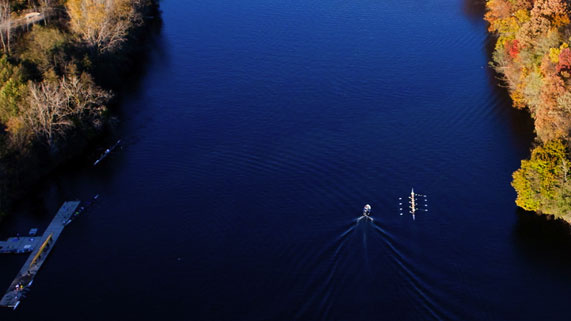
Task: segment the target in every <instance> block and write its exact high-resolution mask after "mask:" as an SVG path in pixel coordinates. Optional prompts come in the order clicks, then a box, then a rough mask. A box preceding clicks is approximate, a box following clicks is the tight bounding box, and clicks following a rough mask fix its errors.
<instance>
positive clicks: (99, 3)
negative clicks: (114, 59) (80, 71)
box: [66, 0, 142, 52]
mask: <svg viewBox="0 0 571 321" xmlns="http://www.w3.org/2000/svg"><path fill="white" fill-rule="evenodd" d="M141 4H142V0H68V1H67V3H66V8H67V11H68V13H69V16H70V18H71V21H70V24H71V27H72V29H73V31H74V32H76V33H77V34H79V35H80V36H81V38H82V39H83V40H84V41H85V42H86V43H87V44H88V45H89V46H91V47H93V48H95V49H97V50H98V51H99V52H106V51H112V50H114V49H116V48H117V47H118V46H119V45H120V44H121V43H123V42H124V41H125V40H126V38H127V34H128V31H129V29H130V28H132V27H133V26H134V25H136V24H138V23H139V22H140V20H141V15H140V12H139V11H138V10H137V9H138V7H139V6H140V5H141Z"/></svg>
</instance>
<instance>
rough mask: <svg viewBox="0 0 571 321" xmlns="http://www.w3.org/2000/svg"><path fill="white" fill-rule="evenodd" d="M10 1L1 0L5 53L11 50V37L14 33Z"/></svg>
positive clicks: (0, 30) (0, 35)
mask: <svg viewBox="0 0 571 321" xmlns="http://www.w3.org/2000/svg"><path fill="white" fill-rule="evenodd" d="M11 11H12V10H11V9H10V2H9V1H8V0H0V41H1V42H2V49H3V50H4V53H8V52H10V38H11V35H12V17H11V13H12V12H11Z"/></svg>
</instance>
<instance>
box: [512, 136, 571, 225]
mask: <svg viewBox="0 0 571 321" xmlns="http://www.w3.org/2000/svg"><path fill="white" fill-rule="evenodd" d="M569 171H570V163H569V152H568V148H567V147H566V143H564V142H563V141H561V140H552V141H548V142H546V143H545V144H544V145H542V146H538V147H536V148H535V149H534V150H533V151H532V154H531V159H530V160H523V161H522V162H521V168H520V169H518V170H517V171H516V172H514V174H513V182H512V186H513V187H514V188H515V190H516V191H517V195H518V196H517V199H516V204H517V205H518V206H520V207H522V208H523V209H525V210H528V211H538V212H543V213H546V214H553V215H555V216H556V217H561V218H565V219H567V220H571V177H570V172H569Z"/></svg>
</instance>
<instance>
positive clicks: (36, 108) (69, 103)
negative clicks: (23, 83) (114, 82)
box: [25, 76, 111, 145]
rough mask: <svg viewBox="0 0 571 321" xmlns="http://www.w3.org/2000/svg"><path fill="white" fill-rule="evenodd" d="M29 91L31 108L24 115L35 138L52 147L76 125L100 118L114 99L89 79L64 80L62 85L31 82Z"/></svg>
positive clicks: (49, 82) (73, 78) (60, 81)
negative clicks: (39, 138) (44, 140)
mask: <svg viewBox="0 0 571 321" xmlns="http://www.w3.org/2000/svg"><path fill="white" fill-rule="evenodd" d="M29 88H30V98H29V99H30V101H29V103H30V107H29V109H28V111H27V112H26V114H25V119H26V122H27V125H28V126H29V127H30V128H31V129H32V131H33V132H34V133H36V135H39V136H44V137H45V138H46V139H47V141H48V144H49V145H52V144H53V143H54V141H55V139H56V138H57V137H60V136H63V135H64V134H65V133H66V131H67V130H68V129H70V128H71V127H73V126H74V125H75V123H74V121H82V120H92V119H94V117H97V115H99V114H100V113H101V110H102V109H103V108H104V107H103V104H105V103H106V102H107V101H108V99H109V98H110V96H111V95H110V94H109V92H107V91H105V90H103V89H101V88H99V87H97V86H95V85H94V84H93V83H92V82H91V81H90V80H89V79H81V78H79V77H77V76H71V77H64V78H62V79H60V80H59V81H42V82H40V83H32V82H31V83H30V84H29Z"/></svg>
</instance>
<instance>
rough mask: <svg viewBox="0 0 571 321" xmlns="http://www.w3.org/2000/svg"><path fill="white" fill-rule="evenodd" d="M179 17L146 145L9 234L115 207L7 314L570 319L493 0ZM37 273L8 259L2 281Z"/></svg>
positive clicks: (563, 272)
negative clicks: (68, 208)
mask: <svg viewBox="0 0 571 321" xmlns="http://www.w3.org/2000/svg"><path fill="white" fill-rule="evenodd" d="M161 7H162V9H163V11H164V12H163V19H164V25H163V27H162V29H161V30H160V32H159V34H158V35H156V36H155V39H154V40H153V41H154V42H153V49H152V50H150V57H149V58H148V59H146V60H144V65H143V66H141V70H144V71H145V73H143V74H142V75H141V76H140V80H139V81H136V82H134V84H133V87H134V88H133V90H132V93H131V94H129V95H127V97H126V98H125V99H124V102H123V103H122V106H121V111H120V115H119V117H120V119H121V121H122V123H121V125H120V128H119V130H118V132H117V133H116V136H117V137H121V138H122V139H123V140H124V141H125V142H126V144H125V146H124V149H123V150H122V151H120V152H117V153H114V154H113V155H112V156H111V157H110V158H108V159H106V160H105V161H104V162H103V163H102V165H101V166H100V167H98V168H92V167H91V166H90V163H91V162H92V161H93V159H90V158H89V157H87V159H86V160H85V161H82V162H80V164H77V165H76V166H74V167H73V168H68V169H63V170H62V171H61V172H59V173H57V174H56V175H54V176H53V177H52V178H50V179H49V180H47V181H46V182H44V183H43V184H41V185H38V187H37V189H36V190H34V191H33V192H31V193H30V195H29V196H28V197H27V198H26V199H25V200H24V201H22V203H21V204H20V205H19V207H18V209H17V212H18V214H17V215H14V216H12V217H11V218H10V220H9V221H8V222H6V223H5V224H3V225H2V226H1V227H0V235H2V236H8V235H9V234H10V233H14V232H21V233H25V232H26V231H27V230H28V228H29V227H31V226H33V225H39V226H45V225H46V224H47V223H48V222H49V220H50V218H51V217H52V216H53V214H54V213H55V211H56V210H57V208H58V207H59V205H61V202H63V201H64V200H69V199H74V198H79V199H88V198H90V197H91V196H92V195H94V194H95V193H99V194H100V195H101V198H100V201H99V202H98V203H97V205H96V206H95V207H94V208H93V209H92V210H91V211H90V212H88V213H87V215H86V216H84V217H81V218H80V219H78V220H77V221H75V222H74V223H73V224H72V225H70V226H69V228H67V229H66V231H65V232H64V234H63V235H62V237H61V238H60V240H59V241H58V243H57V246H56V249H55V251H54V252H53V253H52V255H51V256H50V258H49V260H48V261H47V263H46V265H45V266H44V268H42V270H41V271H40V273H39V275H38V277H37V279H36V281H35V283H34V285H33V287H32V291H31V293H30V295H29V297H28V298H26V300H25V301H23V303H22V304H21V305H20V307H19V308H18V310H17V311H14V312H12V311H1V312H0V318H1V320H433V319H435V320H548V319H549V320H568V319H569V316H568V314H569V313H568V309H567V308H568V302H569V297H568V294H569V291H570V290H571V274H569V271H570V269H571V242H570V241H569V240H570V238H569V236H568V234H569V231H568V230H567V228H566V227H564V226H562V225H561V224H558V223H553V222H546V221H544V220H542V219H538V218H533V217H530V216H528V215H526V214H523V213H520V212H518V211H517V209H516V207H515V205H514V202H513V200H514V198H515V193H514V191H513V190H512V188H511V187H510V185H509V183H510V180H511V173H512V172H513V171H514V170H515V169H516V168H517V167H518V166H519V162H520V160H521V159H522V158H525V157H527V155H528V153H529V151H528V150H529V146H530V144H531V141H532V137H533V132H532V127H531V126H530V122H529V118H528V115H526V114H525V113H523V112H517V111H515V110H513V109H512V108H511V107H510V102H509V100H508V99H507V98H506V96H505V92H504V91H503V90H501V89H497V83H496V81H495V78H494V77H495V75H494V74H493V73H492V72H491V71H490V70H489V69H488V68H487V61H488V60H489V59H490V56H489V51H488V50H487V49H486V48H488V47H489V41H490V39H488V36H487V33H486V25H485V23H484V22H483V21H482V20H481V19H482V14H483V13H482V8H481V4H478V2H472V1H469V0H467V1H465V2H463V1H460V0H455V1H454V0H453V1H444V0H431V1H417V0H399V1H397V0H385V1H378V0H376V1H373V0H362V1H338V0H332V1H325V0H310V1H300V0H282V1H275V0H248V1H232V0H208V1H206V0H192V1H174V0H166V1H163V2H162V3H161ZM110 141H112V140H111V139H110ZM96 154H97V151H94V156H95V155H96ZM411 187H414V188H415V191H418V192H421V193H424V194H428V196H429V204H430V212H428V213H422V214H419V215H417V219H416V221H413V220H412V218H411V217H409V216H400V215H399V212H398V197H404V196H406V195H407V193H409V191H410V189H411ZM366 203H370V204H371V205H372V207H373V212H372V214H373V217H374V219H375V221H374V222H369V221H364V220H361V221H359V222H358V223H357V222H356V221H355V220H356V218H357V217H358V216H359V215H360V213H361V210H362V208H363V206H364V204H366ZM24 260H25V257H16V256H4V257H0V288H2V289H4V287H6V288H7V287H8V285H9V284H10V281H11V279H12V278H13V277H14V276H15V274H16V272H17V271H18V269H19V267H20V265H21V264H22V263H23V262H24Z"/></svg>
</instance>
